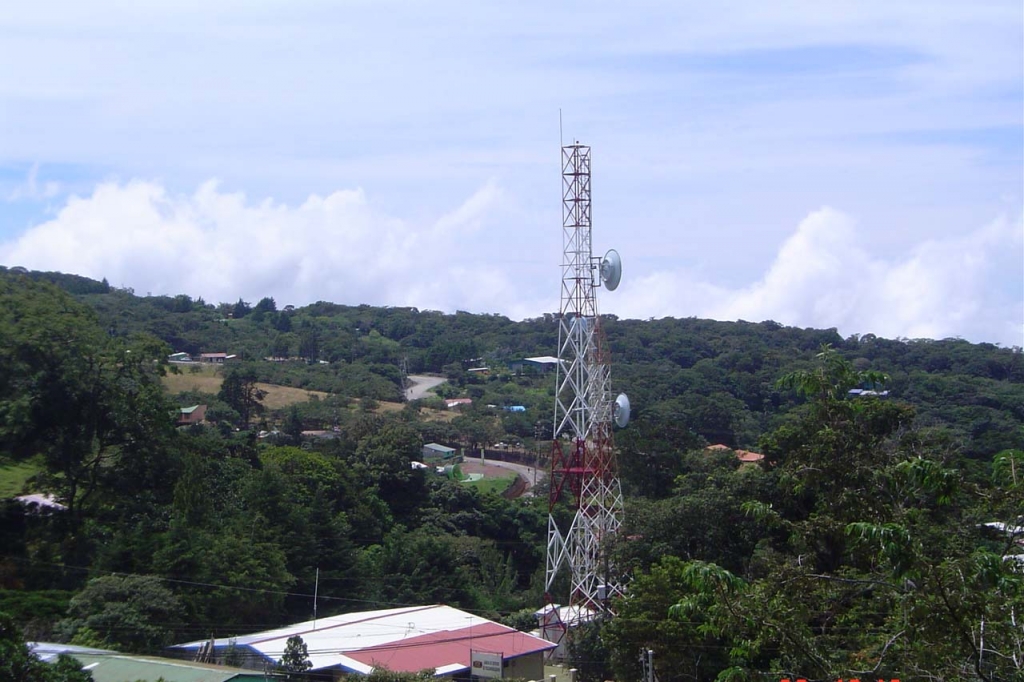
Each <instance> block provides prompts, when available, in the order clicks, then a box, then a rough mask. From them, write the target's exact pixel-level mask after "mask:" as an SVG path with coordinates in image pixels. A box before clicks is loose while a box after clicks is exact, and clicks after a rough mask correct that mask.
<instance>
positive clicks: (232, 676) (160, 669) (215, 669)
mask: <svg viewBox="0 0 1024 682" xmlns="http://www.w3.org/2000/svg"><path fill="white" fill-rule="evenodd" d="M73 655H74V657H75V658H76V659H77V660H78V662H79V663H81V664H82V667H83V668H85V669H86V670H88V671H89V672H91V673H92V679H93V680H94V682H135V681H136V680H146V682H156V680H158V679H160V678H161V677H162V678H163V679H164V680H166V682H264V681H265V680H266V679H267V678H266V677H265V676H264V674H263V673H261V672H255V671H253V670H242V669H241V668H228V667H226V666H223V665H210V664H208V663H193V662H192V661H178V660H174V659H171V658H153V657H150V656H129V655H127V654H79V653H74V654H73Z"/></svg>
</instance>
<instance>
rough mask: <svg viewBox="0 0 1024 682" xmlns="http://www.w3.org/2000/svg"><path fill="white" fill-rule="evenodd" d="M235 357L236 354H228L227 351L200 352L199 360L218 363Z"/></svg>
mask: <svg viewBox="0 0 1024 682" xmlns="http://www.w3.org/2000/svg"><path fill="white" fill-rule="evenodd" d="M237 357H238V356H237V355H228V354H227V353H200V355H199V362H211V363H213V364H218V365H219V364H224V363H225V362H227V361H228V360H234V359H235V358H237Z"/></svg>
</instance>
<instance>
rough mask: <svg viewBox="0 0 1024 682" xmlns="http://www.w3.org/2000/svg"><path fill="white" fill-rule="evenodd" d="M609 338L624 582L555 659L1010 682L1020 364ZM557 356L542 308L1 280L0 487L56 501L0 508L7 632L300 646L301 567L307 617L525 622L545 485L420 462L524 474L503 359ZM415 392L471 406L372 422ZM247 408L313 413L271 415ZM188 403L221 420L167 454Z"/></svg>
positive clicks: (894, 346)
mask: <svg viewBox="0 0 1024 682" xmlns="http://www.w3.org/2000/svg"><path fill="white" fill-rule="evenodd" d="M604 332H605V334H606V335H607V339H608V344H609V347H610V349H611V354H612V357H613V363H614V364H613V380H614V382H615V386H616V389H617V390H623V391H625V392H627V393H629V395H630V398H631V402H632V403H633V405H634V410H635V412H634V414H635V417H634V420H633V422H632V423H631V424H630V425H629V426H628V427H627V428H626V429H623V430H621V431H619V432H617V433H616V445H617V451H618V458H619V466H620V471H621V477H622V484H623V489H624V492H625V493H626V500H627V501H626V521H625V524H626V526H625V528H624V532H622V533H620V534H619V539H618V540H617V541H616V544H615V546H614V547H612V548H610V552H611V553H612V556H613V557H614V565H615V566H616V570H618V571H621V572H622V573H623V574H624V575H627V576H628V577H629V579H630V586H629V589H628V596H627V597H626V598H625V599H623V600H622V601H621V602H620V603H618V604H616V605H615V609H616V611H617V613H618V615H617V616H616V617H615V618H612V619H610V620H602V621H599V622H596V623H594V624H592V625H591V626H588V627H586V628H583V629H581V630H580V631H578V632H577V633H576V636H575V641H574V645H573V655H574V657H575V659H574V660H575V664H576V665H577V666H578V667H579V669H580V671H581V675H582V678H583V681H584V682H590V680H602V679H612V678H615V679H620V680H628V679H636V678H637V677H638V676H639V674H640V671H639V659H638V656H639V653H640V651H641V650H643V649H646V648H650V649H652V650H654V651H655V665H656V668H657V673H658V678H659V679H660V680H661V682H674V681H675V680H715V679H721V680H748V679H749V680H778V679H779V678H780V676H791V677H796V676H798V675H799V676H802V677H806V678H808V679H826V678H829V679H835V678H836V677H857V676H860V677H862V678H871V679H876V678H882V677H885V678H887V679H888V678H890V677H891V678H896V677H900V678H901V679H937V680H961V679H963V680H1008V679H1014V678H1015V676H1016V677H1020V676H1021V675H1022V670H1024V627H1022V619H1024V571H1022V569H1024V562H1021V561H1019V560H1017V559H1012V558H1011V559H1006V558H1004V557H1007V556H1012V555H1015V554H1019V553H1021V552H1022V551H1024V550H1022V548H1021V545H1020V543H1021V540H1022V538H1024V532H1022V531H1021V529H1020V528H1019V527H1020V526H1022V525H1024V358H1022V352H1021V349H1020V348H1014V349H1008V348H1000V347H998V346H995V345H992V344H972V343H968V342H966V341H963V340H959V339H946V340H908V339H896V340H890V339H882V338H877V337H875V336H872V335H865V336H853V337H849V338H842V337H841V336H840V335H839V334H838V333H837V332H836V330H834V329H833V330H814V329H796V328H792V327H785V326H783V325H780V324H777V323H774V322H770V321H768V322H761V323H748V322H736V323H730V322H714V321H710V320H698V319H662V320H648V321H637V320H622V319H617V318H615V317H614V316H607V317H606V318H605V319H604ZM556 345H557V325H556V323H555V321H554V319H553V317H552V316H551V315H546V316H544V317H541V318H537V319H533V320H526V321H522V322H513V321H511V320H508V319H507V318H505V317H502V316H498V315H477V314H470V313H465V312H458V313H455V314H443V313H440V312H436V311H420V310H416V309H412V308H374V307H370V306H343V305H336V304H333V303H325V302H320V303H315V304H312V305H308V306H304V307H298V308H296V307H293V306H290V305H285V306H278V304H277V303H276V302H275V301H274V299H273V298H271V297H269V296H268V297H266V298H264V299H262V300H260V301H258V302H256V303H249V302H245V301H242V300H239V301H238V302H236V303H222V304H218V305H211V304H207V303H205V302H204V301H203V300H202V299H193V298H191V297H189V296H186V295H179V296H174V297H165V296H145V297H140V296H136V295H135V294H134V293H133V292H131V291H129V290H122V289H115V288H112V287H110V286H109V285H107V283H106V282H96V281H93V280H89V279H86V278H81V277H76V276H71V275H62V274H59V273H38V272H25V271H20V270H19V271H13V270H3V271H2V272H0V473H2V472H25V471H29V472H32V473H31V475H29V476H23V479H24V483H21V484H20V487H21V488H22V489H21V490H18V491H15V492H50V493H53V494H55V495H56V496H57V498H58V499H59V500H60V501H61V502H62V503H63V504H64V505H66V507H67V508H66V510H63V511H56V512H40V511H35V510H29V509H27V508H26V507H25V506H23V505H21V504H20V503H17V502H15V501H13V500H3V501H0V548H2V549H0V552H2V556H0V611H3V612H6V613H7V614H9V616H10V617H11V618H12V622H13V623H16V624H17V626H18V627H20V628H21V630H22V631H23V633H24V634H25V636H26V637H28V638H30V639H47V640H58V641H70V642H74V643H79V644H89V645H103V646H108V647H111V648H117V649H121V650H125V651H140V652H153V651H159V650H160V649H161V648H162V647H164V646H166V645H168V644H171V643H175V642H180V641H185V640H193V639H198V638H203V637H208V636H210V635H211V634H213V635H217V636H225V635H233V634H239V633H241V632H245V631H253V630H257V629H265V628H268V627H273V626H277V625H281V624H283V623H287V622H293V621H296V620H305V619H308V618H309V617H310V615H311V612H312V594H313V589H314V580H315V576H316V573H317V569H319V574H320V583H319V595H320V597H319V604H320V613H322V614H327V613H330V612H343V611H352V610H361V609H366V608H375V607H380V606H387V605H399V604H412V603H435V602H443V603H448V604H452V605H455V606H458V607H460V608H465V609H469V610H473V611H476V612H479V613H481V614H483V615H485V616H487V617H491V618H495V619H499V620H503V621H505V622H508V623H510V624H514V625H516V626H520V627H524V628H527V629H528V628H530V627H532V623H531V618H530V615H529V614H530V613H531V612H532V611H533V610H534V609H536V608H538V607H539V606H540V605H541V604H542V603H543V599H544V596H543V594H542V589H543V569H544V566H543V564H544V546H545V541H546V531H547V515H548V504H547V499H546V492H545V490H544V488H543V486H540V487H539V488H538V490H537V495H536V496H530V497H522V498H519V499H516V500H507V499H505V498H504V497H502V496H500V495H495V494H484V493H480V492H477V491H475V490H473V489H471V488H468V487H466V486H463V485H461V484H459V483H458V482H455V481H452V480H449V479H447V478H444V477H439V476H434V475H432V474H427V473H424V471H423V470H417V469H413V468H411V467H410V461H412V460H414V459H418V458H419V456H420V450H421V447H422V445H423V444H424V443H426V442H431V441H437V442H441V443H449V444H453V445H460V444H461V445H465V446H468V447H476V446H480V445H483V444H489V443H493V442H497V441H506V442H512V443H522V444H523V449H524V450H525V451H526V452H536V453H540V454H541V455H543V454H544V452H545V448H544V445H543V443H544V441H545V440H550V436H551V423H550V422H551V407H552V401H553V395H554V385H553V378H552V377H551V376H550V375H546V374H543V373H541V372H532V373H531V372H529V371H527V372H525V373H523V372H519V371H513V367H514V366H515V365H514V363H513V361H515V360H519V359H522V358H523V357H526V356H533V355H550V354H552V353H553V352H554V350H555V348H556ZM174 352H185V353H189V354H192V355H197V354H200V353H212V352H222V353H228V354H232V355H236V356H237V357H238V360H237V361H235V362H233V363H229V364H227V365H225V366H224V367H223V368H222V369H221V370H220V371H221V375H220V379H222V383H220V386H219V389H218V390H217V391H216V392H214V391H209V392H205V393H204V392H203V391H201V390H187V391H185V392H182V393H171V392H169V391H168V390H167V386H168V385H169V384H168V378H167V375H168V373H175V372H185V373H186V376H187V373H188V372H189V371H190V370H189V369H188V368H184V369H182V368H181V367H180V366H177V365H171V364H169V363H168V362H167V358H168V356H169V355H170V354H171V353H174ZM271 359H279V360H283V361H272V360H271ZM476 367H488V368H489V372H487V373H482V372H469V371H468V370H469V369H470V368H476ZM406 372H408V373H412V374H415V373H434V374H440V375H443V376H445V377H446V378H447V379H448V381H447V383H445V384H443V385H442V386H441V387H440V388H439V390H438V393H439V394H440V395H442V396H445V397H469V398H472V400H473V403H472V405H471V406H469V407H468V408H465V409H464V410H463V411H461V412H460V413H459V414H458V416H455V417H454V418H450V419H449V418H442V417H441V416H439V415H441V414H442V413H441V412H439V411H437V410H435V409H434V408H439V407H442V406H443V403H441V401H440V399H439V398H428V399H425V400H421V401H414V402H412V403H405V404H404V405H402V406H400V407H398V406H396V407H395V408H394V409H381V404H382V403H387V402H400V401H402V396H403V390H402V389H403V380H404V376H405V373H406ZM266 384H273V385H276V386H288V387H292V388H297V389H303V390H306V391H320V392H323V393H325V394H327V395H326V396H321V395H320V394H317V395H316V396H315V397H314V399H310V400H308V401H302V402H298V403H295V404H292V405H289V406H287V407H280V408H273V407H270V406H267V405H264V404H263V403H264V401H263V398H264V392H263V391H262V390H261V389H260V388H259V386H264V385H266ZM883 384H884V389H886V390H888V391H889V394H888V397H887V398H886V399H882V398H879V397H864V398H855V399H854V398H850V397H849V395H848V390H849V389H852V388H858V387H860V388H871V389H881V388H883ZM199 402H202V403H204V404H208V405H209V411H208V416H209V421H210V423H208V424H205V425H201V426H192V427H188V428H175V426H174V419H175V415H176V412H177V408H179V407H185V406H188V405H191V404H195V403H199ZM513 405H515V406H522V407H524V408H525V410H523V411H515V412H511V411H507V410H505V409H503V408H505V407H509V406H513ZM309 430H329V431H330V432H331V433H332V434H333V435H334V436H335V437H332V438H320V439H311V438H308V437H305V438H304V437H303V435H302V432H303V431H309ZM261 431H263V432H273V434H274V435H273V436H272V437H270V438H263V439H260V438H257V433H259V432H261ZM709 444H725V445H727V446H729V447H731V448H744V449H751V450H755V451H758V452H762V453H764V455H765V459H764V460H763V461H762V462H761V463H759V464H744V465H741V463H740V462H739V461H737V459H736V458H735V457H734V456H732V455H731V454H729V453H728V452H727V451H726V453H725V454H722V452H721V451H718V452H715V451H707V450H705V448H706V446H707V445H709ZM19 480H20V479H19ZM995 522H999V523H1002V524H1004V525H1003V526H1001V527H994V526H992V525H985V524H993V523H995ZM554 596H555V598H556V600H557V599H558V598H559V595H557V594H556V595H554Z"/></svg>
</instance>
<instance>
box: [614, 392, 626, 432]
mask: <svg viewBox="0 0 1024 682" xmlns="http://www.w3.org/2000/svg"><path fill="white" fill-rule="evenodd" d="M612 418H613V419H614V420H615V425H616V426H618V427H619V428H620V429H624V428H626V424H628V423H629V398H628V397H627V396H626V394H625V393H620V394H619V397H618V398H616V399H615V407H614V408H613V409H612Z"/></svg>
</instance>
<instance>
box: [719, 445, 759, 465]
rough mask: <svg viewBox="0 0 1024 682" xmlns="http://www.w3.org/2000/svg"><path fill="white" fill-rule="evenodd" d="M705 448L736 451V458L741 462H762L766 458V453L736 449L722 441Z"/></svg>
mask: <svg viewBox="0 0 1024 682" xmlns="http://www.w3.org/2000/svg"><path fill="white" fill-rule="evenodd" d="M705 450H728V451H729V452H734V453H736V459H738V460H739V461H741V462H746V463H748V464H749V463H752V462H760V461H761V460H762V459H764V455H762V454H761V453H759V452H750V451H749V450H736V449H735V448H730V447H729V446H728V445H722V444H721V443H718V444H717V445H709V446H707V447H706V448H705Z"/></svg>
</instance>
